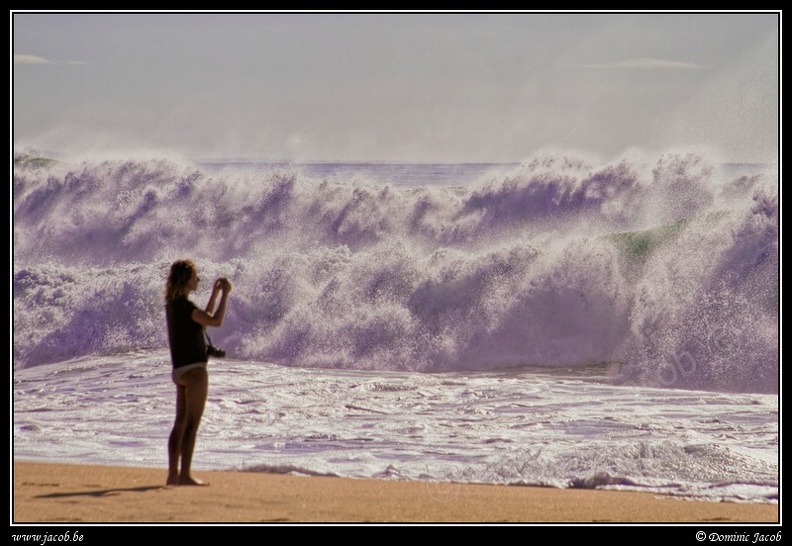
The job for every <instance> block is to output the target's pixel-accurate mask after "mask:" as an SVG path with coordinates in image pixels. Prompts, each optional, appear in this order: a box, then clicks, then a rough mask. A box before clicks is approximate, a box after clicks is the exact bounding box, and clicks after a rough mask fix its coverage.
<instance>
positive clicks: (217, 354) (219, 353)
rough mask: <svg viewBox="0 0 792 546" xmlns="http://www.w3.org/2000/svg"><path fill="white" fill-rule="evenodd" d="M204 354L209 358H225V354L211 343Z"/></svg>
mask: <svg viewBox="0 0 792 546" xmlns="http://www.w3.org/2000/svg"><path fill="white" fill-rule="evenodd" d="M206 354H207V355H209V356H214V357H216V358H225V355H226V352H225V351H224V350H223V349H218V348H217V347H215V346H214V345H212V344H211V343H210V344H209V346H208V347H207V348H206Z"/></svg>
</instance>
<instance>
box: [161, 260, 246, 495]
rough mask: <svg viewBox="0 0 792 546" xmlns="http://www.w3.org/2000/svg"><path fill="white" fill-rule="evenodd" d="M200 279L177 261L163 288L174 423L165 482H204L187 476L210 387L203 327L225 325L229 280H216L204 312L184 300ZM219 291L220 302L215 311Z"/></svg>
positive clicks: (184, 262)
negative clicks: (174, 399)
mask: <svg viewBox="0 0 792 546" xmlns="http://www.w3.org/2000/svg"><path fill="white" fill-rule="evenodd" d="M200 280H201V279H200V277H198V270H197V269H196V267H195V264H194V263H193V262H192V261H190V260H179V261H177V262H174V263H173V265H171V269H170V274H169V275H168V282H167V285H166V286H165V312H166V317H167V322H168V342H169V345H170V353H171V362H172V363H173V373H172V378H173V382H174V383H175V384H176V421H175V422H174V424H173V430H172V431H171V434H170V438H169V440H168V480H167V483H168V484H169V485H204V484H203V482H201V481H200V480H197V479H195V478H193V477H192V476H191V475H190V465H191V463H192V456H193V450H194V449H195V437H196V434H197V432H198V425H199V424H200V423H201V416H202V415H203V411H204V406H205V404H206V396H207V393H208V390H209V376H208V374H207V370H206V363H207V361H208V360H209V356H208V354H207V351H206V341H205V340H204V328H206V327H207V326H220V325H221V324H223V317H224V316H225V311H226V305H227V303H228V294H229V292H231V283H230V282H229V281H228V279H226V278H219V279H217V280H216V281H215V282H214V286H213V288H212V295H211V297H210V298H209V302H208V303H207V304H206V310H204V311H202V310H201V309H199V308H198V307H196V305H195V304H194V303H193V302H192V301H190V300H189V299H188V296H189V294H190V292H194V291H195V290H197V288H198V283H199V282H200ZM218 294H221V296H220V304H219V305H218V306H217V311H216V312H215V302H216V300H217V295H218ZM180 460H181V468H180V467H179V462H180Z"/></svg>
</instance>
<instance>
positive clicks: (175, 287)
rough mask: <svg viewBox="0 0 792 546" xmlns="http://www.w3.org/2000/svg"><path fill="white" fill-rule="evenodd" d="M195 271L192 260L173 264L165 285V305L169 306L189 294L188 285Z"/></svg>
mask: <svg viewBox="0 0 792 546" xmlns="http://www.w3.org/2000/svg"><path fill="white" fill-rule="evenodd" d="M194 271H195V264H194V263H193V262H192V260H178V261H176V262H173V265H171V268H170V274H169V275H168V283H167V284H166V285H165V303H166V304H169V303H172V302H173V301H175V300H177V299H178V298H180V297H182V296H184V295H186V294H187V285H188V284H189V282H190V279H191V278H192V274H193V272H194Z"/></svg>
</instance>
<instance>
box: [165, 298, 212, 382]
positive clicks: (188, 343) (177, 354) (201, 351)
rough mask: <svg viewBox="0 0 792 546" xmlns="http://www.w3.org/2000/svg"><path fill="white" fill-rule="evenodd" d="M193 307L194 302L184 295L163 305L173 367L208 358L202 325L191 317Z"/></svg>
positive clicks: (203, 360) (205, 360)
mask: <svg viewBox="0 0 792 546" xmlns="http://www.w3.org/2000/svg"><path fill="white" fill-rule="evenodd" d="M195 309H197V307H196V306H195V304H194V303H193V302H191V301H190V300H188V299H187V298H186V297H181V298H178V299H176V300H174V301H173V302H171V303H170V304H169V305H166V306H165V314H166V316H167V320H168V342H169V344H170V353H171V362H172V363H173V367H174V368H180V367H181V366H186V365H187V364H195V363H196V362H207V361H208V360H209V357H208V355H207V354H206V340H205V339H204V332H203V327H202V326H201V325H200V324H198V323H197V322H195V321H194V320H193V319H192V313H193V311H194V310H195Z"/></svg>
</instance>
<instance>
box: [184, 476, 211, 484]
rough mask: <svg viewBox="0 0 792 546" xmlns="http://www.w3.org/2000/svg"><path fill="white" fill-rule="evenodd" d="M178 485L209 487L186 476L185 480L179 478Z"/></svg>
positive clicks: (201, 481)
mask: <svg viewBox="0 0 792 546" xmlns="http://www.w3.org/2000/svg"><path fill="white" fill-rule="evenodd" d="M179 485H209V484H208V483H206V482H205V481H203V480H199V479H198V478H193V477H192V476H187V477H186V478H179Z"/></svg>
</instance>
